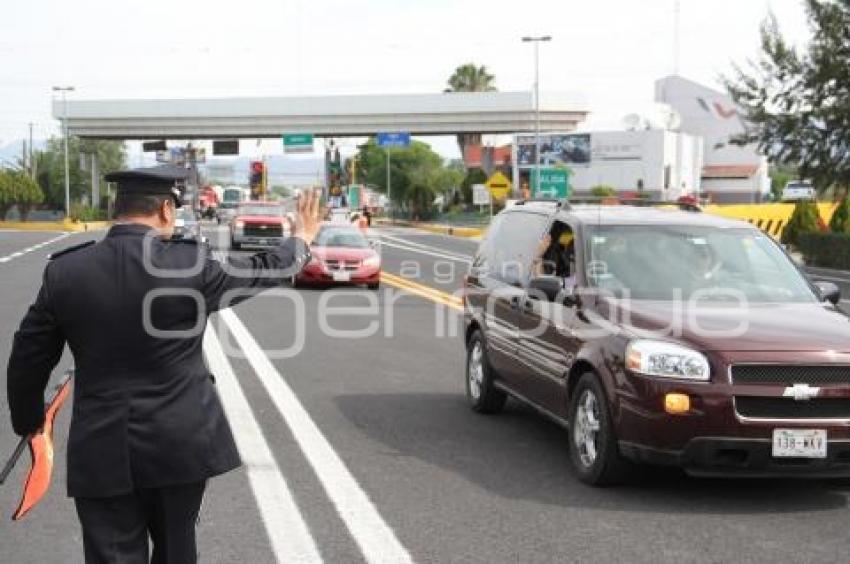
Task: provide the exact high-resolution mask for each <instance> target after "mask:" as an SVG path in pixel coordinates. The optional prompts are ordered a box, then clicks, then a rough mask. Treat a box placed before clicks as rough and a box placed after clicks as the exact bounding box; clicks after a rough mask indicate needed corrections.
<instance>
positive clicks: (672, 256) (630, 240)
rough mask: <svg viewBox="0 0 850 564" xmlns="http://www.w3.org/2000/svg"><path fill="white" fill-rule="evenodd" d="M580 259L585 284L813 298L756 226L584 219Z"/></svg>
mask: <svg viewBox="0 0 850 564" xmlns="http://www.w3.org/2000/svg"><path fill="white" fill-rule="evenodd" d="M586 259H587V260H586V261H585V262H586V269H585V271H586V275H587V281H588V284H589V285H590V286H591V287H595V288H599V289H601V290H604V291H607V292H611V293H613V294H614V295H617V296H622V297H626V296H628V297H631V298H634V299H648V300H672V299H677V298H681V299H685V300H690V299H700V300H702V299H705V300H729V299H746V300H748V301H753V302H815V301H817V298H816V296H815V295H814V293H813V291H812V289H811V287H810V286H809V284H808V283H807V282H806V280H805V279H804V278H803V276H802V275H801V274H800V272H799V271H798V270H797V268H796V267H795V266H794V264H793V263H792V262H791V261H790V260H789V259H788V257H787V256H786V255H785V253H783V252H782V250H781V249H780V248H779V246H778V245H777V244H776V243H775V242H774V241H773V240H772V239H770V237H768V236H767V235H765V234H763V233H762V232H761V231H759V230H757V229H717V228H707V227H694V226H663V227H662V226H624V225H617V226H611V225H599V226H591V227H589V233H588V237H587V247H586Z"/></svg>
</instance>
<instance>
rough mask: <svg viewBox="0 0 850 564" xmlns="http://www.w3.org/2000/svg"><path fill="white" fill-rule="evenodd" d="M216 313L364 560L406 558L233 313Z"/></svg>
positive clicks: (400, 561) (404, 560) (400, 563)
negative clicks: (255, 374) (296, 444)
mask: <svg viewBox="0 0 850 564" xmlns="http://www.w3.org/2000/svg"><path fill="white" fill-rule="evenodd" d="M219 317H220V318H221V319H222V321H224V322H225V324H226V325H227V327H228V329H229V330H230V333H231V334H232V335H233V336H234V337H235V338H236V342H237V343H238V344H239V348H241V349H242V351H243V352H244V353H245V356H246V357H247V359H248V362H249V363H250V364H251V367H252V368H253V369H254V371H255V372H256V373H257V377H258V378H259V379H260V381H261V382H262V383H263V386H265V388H266V391H267V392H268V394H269V396H270V397H271V399H272V402H274V405H275V407H276V408H277V410H278V411H279V412H280V414H281V416H282V417H283V419H284V420H285V421H286V424H287V425H288V426H289V428H290V430H291V431H292V435H293V436H294V437H295V440H296V441H297V442H298V446H299V447H300V448H301V451H302V452H303V453H304V456H305V457H306V459H307V461H308V462H309V463H310V466H311V467H312V468H313V471H314V472H315V473H316V476H317V477H318V479H319V482H321V484H322V487H323V488H324V490H325V493H326V494H327V495H328V497H329V498H330V500H331V502H332V503H333V504H334V506H335V507H336V510H337V512H338V513H339V516H340V517H341V518H342V520H343V522H344V523H345V525H346V527H348V530H349V532H350V533H351V536H352V538H354V541H355V542H356V543H357V546H359V547H360V551H361V552H362V553H363V557H364V558H365V559H366V561H367V562H370V563H373V562H374V563H384V562H386V563H388V564H389V563H392V564H403V563H407V562H412V559H411V557H410V554H409V553H408V552H407V549H405V548H404V546H402V544H401V543H400V542H399V540H398V539H397V538H396V536H395V533H394V532H393V530H392V529H391V528H390V526H389V525H388V524H387V523H386V522H385V521H384V519H383V518H382V517H381V515H380V514H379V513H378V510H377V509H376V508H375V506H374V504H373V503H372V501H371V500H370V499H369V496H368V495H367V494H366V492H364V491H363V489H362V488H361V487H360V484H358V483H357V480H356V479H355V478H354V476H352V475H351V472H349V470H348V468H346V466H345V463H344V462H343V461H342V459H340V457H339V455H337V453H336V452H335V451H334V449H333V447H331V445H330V443H329V442H328V440H327V439H326V438H325V436H324V435H323V434H322V432H321V430H319V428H318V427H317V426H316V424H315V423H314V422H313V420H312V419H311V418H310V414H308V413H307V410H305V409H304V407H303V406H302V405H301V402H299V401H298V398H297V397H296V396H295V393H294V392H293V391H292V388H290V387H289V385H288V384H287V383H286V380H284V379H283V377H282V376H281V374H280V373H279V372H278V371H277V369H276V368H275V367H274V365H273V364H272V363H271V361H270V360H269V358H268V357H267V356H266V354H265V353H264V352H263V350H262V349H261V348H260V346H259V345H258V344H257V342H256V341H255V340H254V338H253V337H252V336H251V333H249V332H248V329H247V328H246V327H245V325H244V324H243V323H242V321H241V320H240V319H239V317H238V316H237V315H236V314H235V313H234V312H233V311H232V310H229V309H226V310H222V311H221V312H219Z"/></svg>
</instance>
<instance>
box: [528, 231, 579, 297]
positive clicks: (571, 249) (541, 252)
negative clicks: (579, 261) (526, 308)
mask: <svg viewBox="0 0 850 564" xmlns="http://www.w3.org/2000/svg"><path fill="white" fill-rule="evenodd" d="M532 275H533V276H557V277H559V278H563V279H564V287H565V288H569V287H571V286H575V284H576V267H575V238H574V236H573V232H572V230H570V229H569V228H564V229H562V230H557V229H553V230H552V233H547V234H546V235H544V237H543V239H541V241H540V244H539V245H538V246H537V253H536V255H535V259H534V262H533V263H532Z"/></svg>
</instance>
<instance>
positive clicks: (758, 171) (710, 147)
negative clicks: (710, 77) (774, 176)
mask: <svg viewBox="0 0 850 564" xmlns="http://www.w3.org/2000/svg"><path fill="white" fill-rule="evenodd" d="M655 101H656V102H660V103H663V104H666V105H668V106H670V107H671V108H672V109H673V110H674V111H675V112H676V113H677V114H678V116H679V118H680V120H679V126H678V129H679V131H682V132H683V133H687V134H689V135H695V136H699V137H701V138H702V139H703V159H702V160H703V169H702V174H701V193H702V195H703V196H705V197H707V198H708V199H709V200H711V201H712V202H715V203H754V202H760V201H762V199H763V198H764V196H765V195H766V194H767V193H769V192H770V177H769V176H768V164H767V159H766V158H765V157H764V156H763V155H761V154H759V152H758V150H757V148H756V147H755V145H745V146H740V145H735V144H733V143H731V139H732V138H733V137H734V136H736V135H740V134H742V133H744V131H745V128H746V124H745V122H744V121H743V119H742V117H741V115H740V112H739V111H738V109H737V108H736V107H735V104H734V102H733V101H732V100H731V99H730V98H729V97H728V96H726V95H725V94H723V93H721V92H718V91H716V90H712V89H711V88H707V87H705V86H703V85H701V84H697V83H696V82H693V81H690V80H687V79H685V78H682V77H680V76H668V77H666V78H662V79H660V80H658V81H656V83H655Z"/></svg>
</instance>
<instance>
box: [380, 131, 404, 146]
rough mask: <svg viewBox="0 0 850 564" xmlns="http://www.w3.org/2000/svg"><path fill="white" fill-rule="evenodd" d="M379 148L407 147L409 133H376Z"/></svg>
mask: <svg viewBox="0 0 850 564" xmlns="http://www.w3.org/2000/svg"><path fill="white" fill-rule="evenodd" d="M377 139H378V146H379V147H409V146H410V133H409V132H407V131H396V132H384V133H378V138H377Z"/></svg>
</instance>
